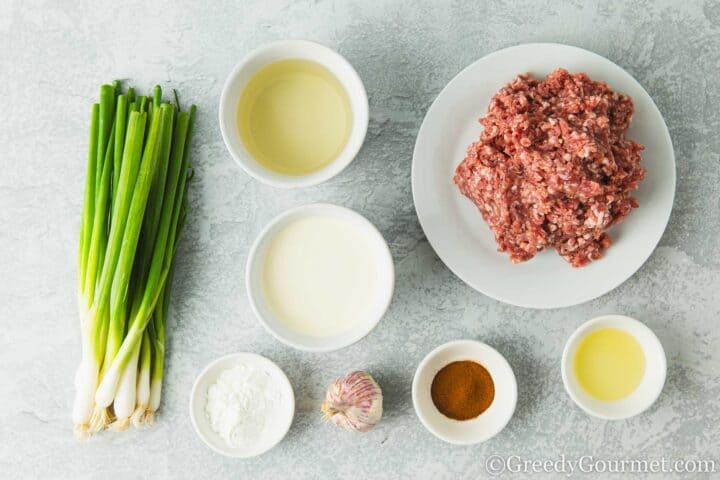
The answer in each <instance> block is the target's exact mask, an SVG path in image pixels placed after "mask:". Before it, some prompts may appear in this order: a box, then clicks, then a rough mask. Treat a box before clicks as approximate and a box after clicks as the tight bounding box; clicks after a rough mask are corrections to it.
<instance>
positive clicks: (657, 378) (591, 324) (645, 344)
mask: <svg viewBox="0 0 720 480" xmlns="http://www.w3.org/2000/svg"><path fill="white" fill-rule="evenodd" d="M603 328H617V329H620V330H624V331H626V332H627V333H629V334H630V335H632V336H633V338H635V340H637V342H638V343H639V344H640V347H642V350H643V353H644V354H645V374H644V375H643V378H642V380H641V381H640V385H638V387H637V388H636V389H635V391H634V392H632V393H631V394H630V395H629V396H627V397H625V398H623V399H620V400H616V401H612V402H604V401H602V400H597V399H595V398H593V397H591V396H590V395H588V394H587V393H586V392H585V390H583V388H582V387H581V386H580V384H579V383H578V381H577V378H576V377H575V375H574V374H573V362H574V360H575V352H576V351H577V348H578V346H579V345H580V342H581V341H582V339H584V338H585V337H586V336H587V335H588V334H590V333H591V332H593V331H595V330H600V329H603ZM561 370H562V379H563V384H564V385H565V391H567V393H568V395H570V398H572V399H573V401H574V402H575V403H576V404H577V405H578V406H579V407H580V408H582V409H583V410H585V411H586V412H587V413H589V414H590V415H593V416H595V417H598V418H603V419H605V420H621V419H624V418H629V417H632V416H634V415H638V414H640V413H642V412H644V411H645V410H647V409H648V408H649V407H650V405H652V404H653V403H655V400H657V398H658V397H659V396H660V392H662V389H663V386H664V385H665V375H666V373H667V360H666V359H665V350H663V346H662V344H661V343H660V340H658V338H657V337H656V336H655V334H654V333H653V331H652V330H650V329H649V328H648V327H647V326H646V325H645V324H643V323H642V322H639V321H637V320H635V319H634V318H630V317H625V316H623V315H603V316H602V317H597V318H593V319H592V320H588V321H587V322H585V323H583V324H582V325H580V326H579V327H578V329H577V330H575V332H574V333H573V334H572V335H571V336H570V338H569V339H568V341H567V344H565V349H564V350H563V356H562V363H561Z"/></svg>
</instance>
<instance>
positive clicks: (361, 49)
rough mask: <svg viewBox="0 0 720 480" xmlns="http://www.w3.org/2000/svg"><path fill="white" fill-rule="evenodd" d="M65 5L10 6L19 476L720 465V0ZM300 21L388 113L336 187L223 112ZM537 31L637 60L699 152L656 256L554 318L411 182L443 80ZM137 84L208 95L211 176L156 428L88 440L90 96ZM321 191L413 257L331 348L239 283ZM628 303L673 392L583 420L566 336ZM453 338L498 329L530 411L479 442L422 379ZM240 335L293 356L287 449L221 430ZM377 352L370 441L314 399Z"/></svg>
mask: <svg viewBox="0 0 720 480" xmlns="http://www.w3.org/2000/svg"><path fill="white" fill-rule="evenodd" d="M58 3H60V2H42V1H12V0H10V1H8V0H3V1H1V2H0V86H2V97H3V101H2V105H3V114H2V115H1V116H0V225H1V226H0V305H1V306H0V326H1V331H2V334H0V406H1V407H2V414H1V415H0V472H2V475H1V476H2V477H4V478H23V477H26V478H33V477H39V478H101V477H103V476H106V475H109V474H110V473H113V474H117V475H122V478H142V477H145V478H150V477H151V476H152V478H191V477H195V478H223V477H230V476H232V477H237V478H284V477H285V476H287V477H290V478H296V477H297V478H319V477H329V478H368V477H373V478H374V477H378V478H397V477H399V476H402V477H409V476H411V475H413V476H415V477H422V478H457V477H466V478H478V477H481V476H484V475H485V467H484V465H485V458H486V457H487V456H489V455H492V454H499V455H505V456H507V455H512V454H514V455H519V456H522V457H523V458H527V459H546V458H548V459H553V460H555V459H558V458H560V455H562V454H564V455H566V456H567V457H568V458H573V457H578V456H581V455H585V454H591V455H594V456H595V457H596V458H602V459H611V458H640V459H659V458H661V457H663V456H665V457H667V458H668V459H675V458H713V457H714V459H715V460H716V461H720V458H718V451H720V429H719V428H718V422H719V421H720V368H719V367H720V353H718V347H717V345H718V340H720V333H718V332H719V331H718V328H717V321H718V317H720V256H719V255H718V249H719V244H718V236H719V235H720V215H719V214H718V211H719V207H720V204H719V198H720V156H719V152H720V136H719V135H718V132H720V121H719V120H718V119H719V118H720V117H719V116H718V110H720V90H719V89H718V82H717V75H718V72H719V71H720V69H719V67H720V3H718V2H717V1H715V0H707V1H704V2H703V1H694V0H684V1H681V2H675V1H669V0H666V1H662V2H653V1H637V2H632V3H631V2H627V3H619V2H583V1H580V0H576V1H571V2H544V1H543V2H532V1H510V2H500V1H495V2H482V1H467V2H461V1H454V2H450V1H447V2H429V1H428V2H421V3H419V4H417V5H411V4H413V3H416V2H402V1H382V2H376V1H373V2H365V1H361V0H355V1H348V2H337V3H333V2H329V1H301V2H293V3H287V2H266V1H259V0H258V1H244V2H230V1H223V2H219V1H218V2H192V1H185V2H167V3H163V2H147V4H145V3H134V2H112V3H111V2H107V3H105V4H104V5H101V3H103V2H97V1H78V2H74V1H67V2H64V4H62V5H59V4H58ZM596 3H597V4H601V5H599V6H598V5H595V4H596ZM286 38H308V39H313V40H317V41H319V42H322V43H324V44H326V45H329V46H331V47H333V48H335V49H337V50H338V51H340V52H341V53H342V54H343V55H345V56H346V57H347V58H348V59H349V60H350V62H352V63H353V64H354V65H355V67H356V68H357V70H358V72H359V73H360V75H361V77H362V78H363V80H364V82H365V85H366V87H367V91H368V94H369V97H370V113H371V115H370V127H369V131H368V135H367V140H366V142H365V146H364V148H363V150H362V151H361V152H360V154H359V156H358V158H357V159H356V160H355V162H354V163H353V164H352V165H351V166H350V167H349V168H348V169H347V170H346V171H345V172H344V173H343V174H341V175H340V176H338V177H336V178H335V179H334V180H332V181H330V182H328V183H327V184H325V185H322V186H319V187H315V188H309V189H304V190H299V191H292V192H289V191H279V190H275V189H272V188H269V187H265V186H263V185H261V184H260V183H258V182H256V181H254V180H251V179H250V178H249V177H248V176H247V175H245V174H244V173H243V172H242V171H241V170H240V169H239V168H238V167H237V166H236V165H235V164H234V163H233V161H232V159H231V158H230V156H229V155H228V153H227V152H226V150H225V147H224V145H223V142H222V139H221V136H220V130H219V128H218V125H217V120H216V119H217V103H218V98H219V95H220V89H221V87H222V83H223V80H224V78H225V76H226V75H227V74H228V72H229V71H230V70H231V68H232V67H233V65H234V64H235V63H236V62H237V61H238V60H239V59H240V58H241V57H242V56H243V55H244V54H245V53H247V52H248V51H249V50H250V49H252V48H253V47H256V46H258V45H260V44H262V43H265V42H268V41H271V40H277V39H286ZM536 41H554V42H562V43H568V44H571V45H577V46H580V47H584V48H587V49H590V50H592V51H595V52H597V53H599V54H601V55H603V56H606V57H608V58H609V59H611V60H613V61H615V62H617V63H618V64H620V65H621V66H622V67H624V68H625V69H627V70H628V71H629V72H630V73H631V74H632V75H634V76H635V78H637V79H638V80H639V81H640V83H641V84H642V85H643V86H644V87H645V88H646V89H647V90H648V92H649V93H650V95H651V96H652V97H653V98H654V99H655V101H656V102H657V104H658V106H659V107H660V110H661V111H662V113H663V115H664V116H665V119H666V121H667V124H668V127H669V129H670V133H671V135H672V138H673V143H674V146H675V152H676V155H677V168H678V187H677V196H676V202H675V209H674V211H673V214H672V218H671V220H670V225H669V227H668V230H667V232H666V234H665V236H664V237H663V239H662V242H661V244H660V246H659V247H658V249H657V251H656V252H655V253H654V254H653V255H652V257H651V258H650V260H649V261H648V262H647V264H646V265H645V266H644V267H643V268H641V269H640V271H639V272H637V274H635V275H634V276H633V277H632V278H631V279H630V280H629V281H627V282H626V283H625V284H624V285H622V286H620V287H619V288H617V289H616V290H615V291H613V292H612V293H610V294H608V295H605V296H604V297H602V298H600V299H598V300H595V301H593V302H590V303H588V304H585V305H581V306H578V307H574V308H566V309H562V310H551V311H533V310H525V309H520V308H514V307H510V306H507V305H503V304H500V303H498V302H495V301H493V300H491V299H489V298H486V297H484V296H483V295H481V294H479V293H476V292H475V291H473V290H471V289H470V288H469V287H467V286H466V285H465V284H463V283H462V282H461V281H460V280H458V279H456V278H455V277H454V276H453V275H452V274H451V273H450V272H449V271H448V270H447V269H446V268H445V267H444V266H443V264H442V263H441V262H440V261H439V260H438V258H437V257H436V256H435V254H434V253H433V251H432V250H431V248H430V247H429V245H428V243H427V241H426V239H425V237H424V236H423V233H422V231H421V229H420V226H419V224H418V222H417V218H416V216H415V212H414V208H413V205H412V199H411V192H410V162H411V157H412V149H413V144H414V140H415V135H416V133H417V131H418V128H419V126H420V123H421V121H422V118H423V115H424V113H425V111H426V109H427V108H428V106H429V105H430V103H431V102H432V100H433V99H434V98H435V96H436V95H437V94H438V92H439V91H440V89H441V88H442V87H443V86H444V85H445V84H446V83H447V82H448V81H449V80H450V79H451V78H452V77H453V76H454V75H455V74H456V73H457V72H459V71H460V70H461V69H462V68H463V67H465V66H466V65H467V64H469V63H470V62H472V61H474V60H476V59H477V58H479V57H481V56H483V55H485V54H487V53H490V52H492V51H494V50H497V49H499V48H502V47H506V46H510V45H514V44H518V43H524V42H536ZM558 63H559V64H560V65H561V64H562V59H558ZM116 78H120V79H129V80H130V81H132V83H133V84H135V85H138V86H145V87H148V88H149V87H151V86H152V85H153V84H154V82H161V83H162V84H163V85H164V86H166V87H168V88H170V87H174V88H177V89H178V90H179V91H180V92H181V93H182V99H183V100H185V101H190V100H193V101H195V102H196V103H197V105H198V106H199V108H200V114H199V117H198V120H199V124H198V128H197V135H196V137H195V138H196V141H195V144H194V146H193V157H194V163H195V166H196V172H197V175H196V177H195V178H196V180H195V182H194V185H193V190H192V199H191V203H192V208H191V213H190V218H189V221H188V228H187V233H186V235H185V238H184V239H183V244H182V251H181V252H180V258H181V261H180V263H179V271H178V272H177V274H176V281H175V287H174V292H173V293H174V298H173V309H172V319H171V326H170V346H169V349H170V351H169V359H168V364H167V370H166V378H167V382H166V388H165V390H164V394H165V395H164V402H163V405H162V415H161V416H160V418H159V422H158V423H157V425H156V426H155V427H154V428H153V429H151V430H148V431H143V432H135V431H130V432H127V433H125V434H123V435H113V434H109V433H108V434H106V435H100V436H98V437H97V438H95V439H93V440H92V441H90V442H86V443H82V442H78V441H75V440H74V439H73V437H72V431H71V430H72V429H71V423H70V419H69V415H70V408H71V402H72V396H73V383H72V378H73V373H74V369H75V367H76V364H77V362H78V361H79V358H80V351H79V349H80V344H79V331H78V320H77V313H76V301H75V285H76V284H75V256H76V241H77V230H78V221H79V214H80V209H81V198H82V186H83V177H84V165H85V156H86V153H85V152H86V137H87V130H88V117H89V105H90V103H91V102H92V101H93V100H94V99H95V98H96V96H97V87H98V85H99V84H100V83H101V82H105V81H110V80H113V79H116ZM648 161H651V159H649V160H648ZM648 168H652V165H651V164H648ZM313 201H328V202H335V203H338V204H341V205H345V206H348V207H351V208H354V209H356V210H358V211H359V212H361V213H362V214H364V215H366V216H367V217H368V218H369V219H370V220H371V221H373V222H374V223H375V224H376V225H377V226H378V227H379V228H380V230H381V231H382V233H383V234H384V236H385V238H386V239H387V240H388V242H389V244H390V247H391V249H392V252H393V256H394V259H395V263H396V268H397V289H396V295H395V298H394V301H393V303H392V306H391V308H390V310H389V312H388V314H387V316H386V317H385V319H384V320H383V321H382V322H381V323H380V325H379V326H378V328H376V329H375V330H374V331H373V332H372V333H371V334H370V335H369V336H368V337H367V338H365V339H364V340H362V341H361V342H359V343H358V344H356V345H354V346H352V347H349V348H346V349H344V350H341V351H339V352H335V353H329V354H308V353H301V352H298V351H295V350H293V349H291V348H287V347H285V346H283V345H280V344H279V343H278V342H276V341H274V340H273V338H271V337H270V336H269V335H268V334H267V333H266V332H265V331H264V330H263V329H262V328H261V327H260V325H259V324H258V323H257V322H256V321H255V319H254V318H253V315H252V312H251V310H250V307H249V305H248V301H247V298H246V296H245V290H244V284H243V278H244V264H245V260H246V255H247V252H248V248H249V246H250V244H251V242H252V241H253V239H254V237H255V235H256V234H257V233H258V232H259V231H260V229H261V228H262V226H263V225H264V224H265V223H266V222H267V221H268V220H270V219H271V218H272V217H273V216H275V215H276V214H278V213H280V212H282V211H283V210H285V209H287V208H289V207H292V206H296V205H300V204H303V203H308V202H313ZM609 312H619V313H624V314H628V315H631V316H635V317H637V318H640V319H642V320H643V321H645V322H646V323H647V324H648V325H649V326H650V327H651V328H653V329H654V330H655V332H656V333H657V334H658V336H659V337H660V339H661V341H662V342H663V344H664V346H665V348H666V351H667V356H668V364H669V370H668V381H667V384H666V387H665V390H664V392H663V394H662V396H661V397H660V399H659V400H658V402H657V403H656V404H655V405H654V406H653V407H652V408H651V409H650V410H649V411H648V412H646V413H645V414H643V415H641V416H639V417H636V418H633V419H631V420H628V421H624V422H603V421H599V420H596V419H593V418H590V417H588V416H587V415H585V414H584V413H582V412H581V411H580V410H579V409H578V408H576V407H575V406H574V404H573V403H572V401H571V400H570V399H569V398H568V397H567V395H566V394H565V392H564V390H563V386H562V381H561V378H560V365H559V360H560V356H561V352H562V348H563V344H564V342H565V339H566V338H567V337H568V335H569V334H570V333H571V332H572V331H573V330H574V329H575V327H577V325H579V324H580V323H581V322H583V321H584V320H586V319H588V318H590V317H593V316H596V315H598V314H602V313H609ZM456 338H478V339H482V340H484V341H486V342H488V343H490V344H492V345H494V346H496V347H497V348H498V349H499V350H500V351H501V352H502V353H503V354H504V355H506V356H507V358H508V359H509V361H510V363H511V364H512V366H513V368H514V369H515V372H516V375H517V378H518V382H519V395H520V400H519V404H518V408H517V411H516V414H515V417H514V418H513V420H512V421H511V422H510V424H509V425H508V427H507V428H506V429H505V430H504V431H503V432H502V433H501V434H500V435H498V436H497V437H496V438H494V439H493V440H492V441H490V442H487V443H486V444H483V445H478V446H474V447H452V446H449V445H446V444H444V443H442V442H441V441H439V440H437V439H435V437H433V436H432V435H431V434H430V433H428V432H427V431H426V430H425V429H424V428H423V426H422V425H421V424H420V422H419V421H418V420H417V418H416V417H415V414H414V412H413V409H412V402H411V397H410V385H411V379H412V375H413V372H414V370H415V367H416V365H417V363H418V362H419V361H420V359H421V358H422V357H423V356H424V355H425V354H426V353H427V352H428V351H429V350H431V349H432V348H433V347H435V346H437V345H439V344H440V343H443V342H445V341H448V340H451V339H456ZM244 350H248V351H253V352H257V353H260V354H263V355H266V356H268V357H270V358H271V359H273V360H275V361H276V362H278V363H279V364H280V366H281V367H282V368H284V369H285V371H286V372H287V373H288V375H289V377H290V380H291V381H292V383H293V385H294V387H295V391H296V396H297V413H296V418H295V422H294V424H293V426H292V428H291V430H290V433H289V435H288V436H287V438H286V439H285V441H283V442H282V443H281V444H280V445H279V446H278V447H276V448H275V449H274V450H272V451H270V452H269V453H267V454H266V455H264V456H262V457H259V458H257V459H253V460H247V461H238V460H231V459H226V458H223V457H220V456H218V455H216V454H214V453H212V452H211V451H210V450H209V449H208V448H206V447H205V446H204V445H203V444H202V443H201V441H200V440H199V439H198V438H197V437H196V436H195V434H194V432H193V430H192V426H191V424H190V419H189V417H188V414H187V410H188V396H189V392H190V387H191V385H192V382H193V380H194V378H195V376H196V374H197V373H198V372H199V371H200V369H201V368H202V367H203V366H204V365H205V364H206V363H208V362H209V361H211V360H213V359H214V358H216V357H218V356H220V355H224V354H227V353H230V352H235V351H244ZM355 368H364V369H367V370H369V371H371V372H372V373H373V374H374V375H376V377H377V378H378V380H379V381H380V383H381V384H382V386H383V387H384V390H385V395H386V415H385V417H384V420H383V422H382V423H381V424H380V426H379V428H377V429H376V430H374V431H373V432H371V433H368V434H365V435H352V434H349V433H346V432H343V431H340V430H338V429H335V428H334V427H331V426H329V425H325V424H323V423H322V422H321V420H320V414H319V411H318V405H319V403H320V401H321V398H322V396H323V392H324V389H325V386H326V385H327V384H328V383H329V382H330V381H331V380H333V379H334V378H335V377H336V376H338V375H340V374H343V373H345V372H347V371H349V370H351V369H355ZM718 469H719V470H720V464H718ZM118 478H120V477H118Z"/></svg>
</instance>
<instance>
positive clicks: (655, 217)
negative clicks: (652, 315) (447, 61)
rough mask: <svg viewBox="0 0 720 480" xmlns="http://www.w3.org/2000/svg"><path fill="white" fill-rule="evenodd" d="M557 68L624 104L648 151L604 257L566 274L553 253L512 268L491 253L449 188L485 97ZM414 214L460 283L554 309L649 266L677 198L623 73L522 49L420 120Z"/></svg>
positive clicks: (633, 134) (653, 121)
mask: <svg viewBox="0 0 720 480" xmlns="http://www.w3.org/2000/svg"><path fill="white" fill-rule="evenodd" d="M558 67H563V68H566V69H567V70H569V71H570V72H573V73H574V72H587V74H588V75H589V76H590V77H591V78H592V79H594V80H604V81H606V82H607V83H608V84H609V85H610V87H611V88H613V89H614V90H616V91H618V92H621V93H624V94H626V95H630V96H631V97H632V98H633V101H634V102H635V116H634V119H633V121H632V124H631V126H630V129H629V131H628V134H627V135H628V138H630V139H632V140H634V141H636V142H639V143H641V144H643V145H645V150H644V152H643V154H642V156H643V160H642V165H643V166H644V167H645V168H646V170H647V174H646V177H645V180H643V181H642V182H641V183H640V187H639V189H638V190H637V191H636V193H635V197H636V198H637V200H638V202H639V203H640V208H637V209H635V210H633V211H632V212H631V213H630V215H629V216H628V217H627V218H626V219H625V221H624V222H622V223H621V224H620V225H617V226H615V227H614V228H612V229H611V230H610V235H611V237H612V238H613V245H612V246H611V247H610V248H609V249H608V250H607V252H606V254H605V257H604V258H603V259H601V260H599V261H596V262H593V263H591V264H590V265H588V266H586V267H583V268H573V267H571V266H570V265H569V264H568V263H567V262H566V261H565V260H563V259H562V258H561V257H560V256H559V255H558V254H557V253H556V252H555V251H554V250H547V251H544V252H540V253H539V254H538V255H537V256H536V257H535V258H533V259H532V260H530V261H528V262H525V263H521V264H513V263H511V262H510V260H509V258H508V255H507V254H506V253H501V252H498V251H497V245H496V243H495V240H494V238H493V234H492V232H491V230H490V228H489V227H488V226H487V224H486V223H485V221H484V220H483V219H482V217H481V215H480V213H479V212H478V210H477V208H476V207H475V205H473V203H472V202H471V201H470V200H468V199H467V198H466V197H465V196H463V195H462V194H461V193H460V191H459V190H458V188H457V187H456V186H455V184H454V183H453V180H452V177H453V173H454V171H455V167H457V165H458V164H459V163H460V162H461V161H462V160H463V158H464V157H465V151H466V149H467V147H468V145H470V144H471V143H472V142H474V141H476V140H477V139H478V138H479V136H480V132H481V131H482V126H481V125H480V124H479V123H478V118H480V117H481V116H483V115H484V114H485V112H486V110H487V107H488V105H489V103H490V99H491V98H492V96H493V95H494V94H495V93H496V92H497V91H498V90H499V89H500V88H501V87H503V86H504V85H506V84H507V83H508V82H510V81H511V80H512V79H513V78H515V76H517V75H518V74H520V73H523V72H530V73H532V74H533V75H535V76H536V77H540V78H543V77H545V76H546V75H547V74H549V73H550V72H552V71H553V70H555V69H556V68H558ZM412 188H413V198H414V201H415V208H416V210H417V214H418V218H419V219H420V224H421V225H422V228H423V230H424V231H425V235H426V236H427V238H428V241H429V242H430V244H431V245H432V247H433V248H434V249H435V252H437V254H438V256H439V257H440V259H442V261H443V262H444V263H445V265H447V266H448V268H449V269H450V270H452V271H453V272H454V273H455V274H456V275H457V276H458V277H460V278H461V279H462V280H463V281H465V282H466V283H467V284H469V285H470V286H471V287H473V288H475V289H476V290H478V291H479V292H482V293H484V294H485V295H488V296H490V297H492V298H495V299H497V300H500V301H502V302H506V303H509V304H512V305H517V306H522V307H530V308H558V307H566V306H570V305H576V304H578V303H582V302H586V301H588V300H592V299H593V298H596V297H599V296H600V295H603V294H605V293H607V292H609V291H610V290H612V289H613V288H615V287H617V286H618V285H620V284H621V283H622V282H624V281H625V280H627V279H628V278H629V277H630V276H631V275H632V274H633V273H635V271H637V269H638V268H640V266H641V265H642V264H643V263H644V262H645V260H647V258H648V257H649V256H650V254H651V253H652V251H653V250H654V249H655V246H656V245H657V243H658V242H659V241H660V237H661V236H662V234H663V231H664V230H665V226H666V225H667V221H668V218H669V217H670V211H671V209H672V203H673V197H674V193H675V157H674V155H673V148H672V143H671V141H670V134H669V133H668V130H667V127H666V126H665V121H664V120H663V118H662V115H661V114H660V111H659V110H658V109H657V107H656V106H655V103H653V101H652V99H651V98H650V96H649V95H648V94H647V92H646V91H645V90H644V89H643V87H642V86H640V84H639V83H638V82H637V81H635V79H633V78H632V77H631V76H630V75H629V74H628V73H627V72H626V71H624V70H623V69H622V68H620V67H619V66H617V65H615V64H614V63H613V62H611V61H610V60H607V59H605V58H603V57H601V56H599V55H597V54H595V53H592V52H588V51H586V50H582V49H580V48H576V47H569V46H565V45H557V44H547V43H539V44H529V45H519V46H516V47H511V48H506V49H504V50H500V51H497V52H495V53H492V54H490V55H488V56H486V57H483V58H482V59H480V60H478V61H477V62H475V63H473V64H472V65H470V66H469V67H467V68H466V69H465V70H463V71H462V72H460V74H458V75H457V76H456V77H455V78H454V79H453V80H452V81H451V82H450V83H449V84H448V85H447V86H446V87H445V89H444V90H443V91H442V92H440V95H438V97H437V99H436V100H435V102H434V103H433V104H432V106H431V107H430V109H429V110H428V112H427V115H426V116H425V120H424V121H423V124H422V126H421V127H420V132H419V133H418V137H417V141H416V143H415V152H414V155H413V164H412Z"/></svg>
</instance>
